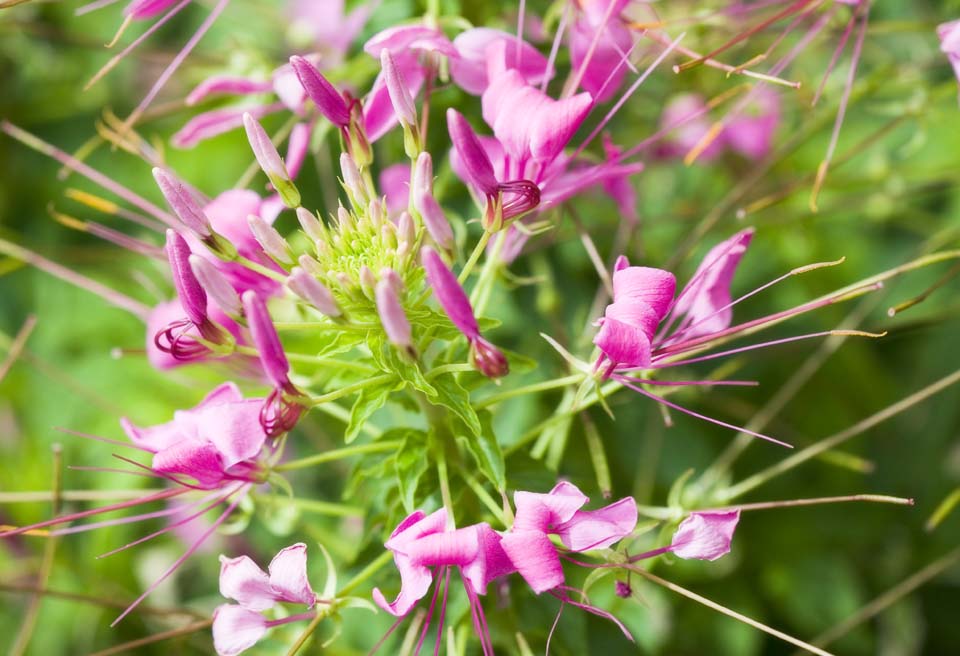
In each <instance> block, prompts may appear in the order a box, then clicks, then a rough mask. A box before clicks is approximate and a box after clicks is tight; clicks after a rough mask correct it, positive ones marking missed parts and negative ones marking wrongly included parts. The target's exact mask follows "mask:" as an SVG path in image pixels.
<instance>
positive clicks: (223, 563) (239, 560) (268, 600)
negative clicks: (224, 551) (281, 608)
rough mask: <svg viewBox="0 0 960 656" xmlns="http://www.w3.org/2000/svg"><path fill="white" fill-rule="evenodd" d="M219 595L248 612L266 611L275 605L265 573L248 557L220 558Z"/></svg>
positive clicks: (273, 595) (274, 597) (274, 598)
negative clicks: (234, 602)
mask: <svg viewBox="0 0 960 656" xmlns="http://www.w3.org/2000/svg"><path fill="white" fill-rule="evenodd" d="M220 594H221V595H223V596H224V597H226V598H227V599H233V600H234V601H236V602H237V603H239V604H240V605H241V606H243V607H244V608H249V609H250V610H256V611H260V610H266V609H268V608H272V607H273V605H274V604H275V603H276V595H275V594H274V591H273V589H272V588H271V587H270V579H269V577H268V576H267V573H266V572H264V571H263V570H262V569H260V568H259V567H258V566H257V564H256V563H255V562H253V560H251V559H250V557H249V556H238V557H236V558H227V557H226V556H220Z"/></svg>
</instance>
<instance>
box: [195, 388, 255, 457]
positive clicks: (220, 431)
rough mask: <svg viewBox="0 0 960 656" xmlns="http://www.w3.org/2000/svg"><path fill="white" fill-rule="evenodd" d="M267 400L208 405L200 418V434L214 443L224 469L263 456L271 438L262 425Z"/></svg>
mask: <svg viewBox="0 0 960 656" xmlns="http://www.w3.org/2000/svg"><path fill="white" fill-rule="evenodd" d="M261 407H263V399H246V400H242V401H231V402H227V403H222V404H207V405H205V406H204V407H203V408H202V409H200V408H198V409H200V412H198V413H197V415H196V422H197V432H198V434H199V435H200V436H201V437H203V438H205V439H207V440H209V441H210V442H211V443H213V444H214V445H215V446H216V447H217V450H218V451H219V452H220V454H221V455H222V457H223V466H224V468H230V467H232V466H233V465H235V464H237V463H239V462H242V461H244V460H252V459H253V458H255V457H256V456H258V455H259V454H260V451H261V449H262V448H263V443H264V442H265V441H266V439H267V435H266V433H265V432H264V431H263V426H261V424H260V409H261Z"/></svg>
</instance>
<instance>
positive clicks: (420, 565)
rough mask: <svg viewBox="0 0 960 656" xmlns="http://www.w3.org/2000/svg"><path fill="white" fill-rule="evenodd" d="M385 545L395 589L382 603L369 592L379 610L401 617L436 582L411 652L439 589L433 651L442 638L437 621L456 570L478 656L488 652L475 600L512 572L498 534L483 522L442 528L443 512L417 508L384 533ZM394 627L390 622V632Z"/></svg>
mask: <svg viewBox="0 0 960 656" xmlns="http://www.w3.org/2000/svg"><path fill="white" fill-rule="evenodd" d="M385 546H386V547H387V549H389V550H390V551H391V552H393V561H394V563H395V564H396V566H397V570H398V571H399V572H400V581H401V587H400V593H399V594H398V595H397V597H396V599H394V601H392V602H388V601H387V600H386V598H385V597H384V596H383V593H382V592H380V589H379V588H374V590H373V600H374V601H375V602H376V604H377V605H378V606H379V607H380V608H382V609H383V610H384V611H386V612H388V613H390V614H391V615H394V616H396V617H404V616H405V615H407V613H409V612H410V610H411V609H412V608H413V607H414V606H415V605H416V604H417V602H418V601H420V600H421V599H422V598H423V597H425V596H426V594H427V592H428V591H429V590H430V585H431V584H432V583H433V581H434V578H436V581H437V585H436V588H435V589H434V594H433V600H432V601H431V602H430V609H429V611H428V612H427V617H426V619H425V620H424V628H423V632H422V633H421V635H420V641H419V643H418V646H417V652H419V650H420V646H422V644H423V641H424V639H425V638H426V635H427V629H428V628H429V626H430V624H431V622H432V620H433V612H434V609H435V608H436V602H437V597H438V596H439V594H440V588H441V587H444V592H443V602H442V604H441V608H440V617H439V627H438V628H437V636H438V645H437V648H438V649H439V638H440V637H441V636H442V635H443V621H444V615H445V612H446V606H447V604H446V601H447V595H448V593H449V587H450V586H449V578H450V570H451V569H453V568H456V569H458V570H459V571H460V576H461V577H462V579H463V586H464V589H465V590H466V593H467V597H468V599H469V602H470V614H471V616H472V618H473V625H474V628H475V629H476V631H477V634H478V636H479V638H480V643H481V646H482V648H483V653H484V655H485V656H487V655H489V654H492V653H493V648H492V645H491V643H490V635H489V631H488V630H487V623H486V619H485V618H484V615H483V607H482V605H481V603H480V600H479V599H478V597H479V596H480V595H484V594H486V592H487V585H488V584H489V583H490V581H492V580H494V579H496V578H498V577H501V576H505V575H507V574H509V573H511V572H513V571H515V569H516V568H515V567H514V566H513V565H512V564H511V562H510V560H509V559H508V558H507V556H506V554H505V553H504V551H503V549H502V548H501V547H500V535H499V534H498V533H497V532H496V531H494V530H493V529H491V528H490V526H489V525H488V524H485V523H481V524H474V525H472V526H467V527H465V528H460V529H451V528H449V527H448V518H447V511H446V510H445V509H442V508H441V509H440V510H437V511H436V512H434V513H432V514H430V515H426V514H424V513H423V512H422V511H420V510H418V511H416V512H414V513H412V514H411V515H409V516H408V517H407V518H406V519H404V520H403V521H402V522H400V524H399V525H398V526H397V528H396V529H394V531H393V533H391V534H390V539H388V540H387V542H386V544H385ZM431 568H433V569H431ZM397 625H398V624H394V628H396V626H397ZM392 631H393V629H391V632H392ZM389 635H390V634H389V633H387V635H386V636H384V638H383V640H386V638H387V636H389ZM383 640H381V644H382V642H383ZM378 646H379V645H378ZM374 651H376V649H374Z"/></svg>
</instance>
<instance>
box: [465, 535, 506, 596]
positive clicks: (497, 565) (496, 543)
mask: <svg viewBox="0 0 960 656" xmlns="http://www.w3.org/2000/svg"><path fill="white" fill-rule="evenodd" d="M471 528H472V529H474V530H475V531H476V532H477V543H478V546H479V553H478V556H477V558H475V559H474V560H473V561H472V562H470V563H467V564H466V565H464V566H462V567H461V568H460V569H461V572H462V573H463V578H464V579H466V581H467V583H468V584H469V585H470V589H471V590H472V591H473V592H474V593H476V594H478V595H484V594H487V585H488V584H489V583H490V581H492V580H494V579H497V578H500V577H501V576H506V575H507V574H510V573H511V572H515V571H516V570H517V568H516V567H515V566H514V564H513V562H512V561H511V560H510V558H509V557H508V556H507V554H506V552H505V551H504V550H503V547H502V546H501V545H500V541H501V540H502V539H503V538H502V536H501V535H500V534H499V533H497V532H496V531H494V530H493V529H492V528H490V525H489V524H486V523H482V524H477V525H475V526H473V527H471Z"/></svg>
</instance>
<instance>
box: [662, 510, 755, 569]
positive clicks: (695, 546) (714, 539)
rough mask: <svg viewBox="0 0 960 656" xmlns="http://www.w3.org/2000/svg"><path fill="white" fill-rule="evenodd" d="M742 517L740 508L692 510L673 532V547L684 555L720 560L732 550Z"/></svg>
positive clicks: (680, 554) (675, 551)
mask: <svg viewBox="0 0 960 656" xmlns="http://www.w3.org/2000/svg"><path fill="white" fill-rule="evenodd" d="M739 521H740V510H739V509H737V510H730V511H727V512H694V513H690V516H689V517H687V518H686V519H685V520H683V521H682V522H680V526H679V527H678V528H677V532H676V533H674V534H673V540H672V541H671V543H670V550H671V551H672V552H673V553H675V554H676V555H677V556H679V557H680V558H685V559H690V558H695V559H697V560H716V559H717V558H720V557H721V556H723V555H724V554H727V553H729V552H730V543H731V542H732V540H733V531H734V529H736V528H737V522H739Z"/></svg>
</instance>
